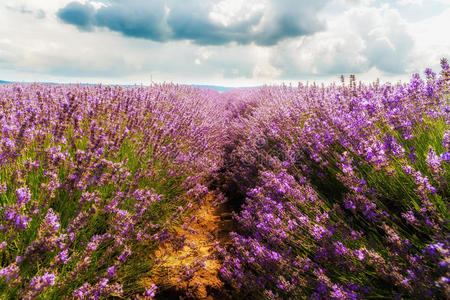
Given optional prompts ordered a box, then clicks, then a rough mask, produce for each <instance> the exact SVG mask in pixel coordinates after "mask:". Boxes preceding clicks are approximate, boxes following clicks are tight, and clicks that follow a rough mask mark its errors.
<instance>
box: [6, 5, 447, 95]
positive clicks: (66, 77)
mask: <svg viewBox="0 0 450 300" xmlns="http://www.w3.org/2000/svg"><path fill="white" fill-rule="evenodd" d="M449 28H450V0H397V1H395V0H96V1H91V0H76V1H75V0H0V80H11V81H53V82H90V83H100V82H102V83H117V84H134V83H137V84H141V83H142V84H149V83H150V82H151V81H153V82H164V81H165V82H175V83H186V84H214V85H223V86H254V85H260V84H264V83H268V84H277V83H281V82H284V83H296V82H298V81H302V82H304V81H306V80H310V81H318V82H322V81H325V82H329V81H333V80H336V81H337V80H338V77H339V75H340V74H350V73H353V74H357V78H359V79H360V80H363V81H372V80H376V78H381V79H382V80H383V81H386V80H389V81H397V80H408V78H409V74H411V73H413V72H422V71H423V69H424V68H426V67H432V68H434V69H435V70H436V71H438V70H439V68H438V65H439V59H440V58H441V57H443V56H445V57H448V58H449V59H450V35H449V34H448V30H449Z"/></svg>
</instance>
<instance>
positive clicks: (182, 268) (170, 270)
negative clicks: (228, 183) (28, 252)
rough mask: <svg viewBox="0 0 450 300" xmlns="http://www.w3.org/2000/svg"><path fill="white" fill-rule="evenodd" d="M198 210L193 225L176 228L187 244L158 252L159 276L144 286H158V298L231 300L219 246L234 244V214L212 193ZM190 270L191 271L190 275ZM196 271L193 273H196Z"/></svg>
mask: <svg viewBox="0 0 450 300" xmlns="http://www.w3.org/2000/svg"><path fill="white" fill-rule="evenodd" d="M202 202H203V203H201V204H199V205H198V207H196V208H195V213H194V215H193V216H195V219H194V220H193V221H192V222H191V223H190V224H189V226H187V227H186V226H180V227H176V228H174V231H175V232H176V233H177V235H178V236H183V235H184V237H185V244H184V246H183V245H179V246H178V247H177V245H176V244H175V245H174V244H169V245H164V246H161V247H160V248H159V249H158V250H157V251H156V253H155V254H156V257H157V258H159V259H161V261H162V262H161V263H160V267H159V268H158V269H159V270H160V272H158V275H157V276H153V277H152V278H147V279H146V280H145V281H144V282H145V283H144V286H145V287H146V288H149V287H150V286H151V285H152V284H156V285H157V286H158V293H157V295H156V299H220V300H226V299H231V297H232V296H231V293H230V289H229V288H228V287H227V286H226V284H225V283H224V282H223V281H222V280H221V279H220V274H219V271H220V268H221V265H222V262H221V261H220V258H219V257H218V255H217V254H218V253H217V248H216V245H217V244H219V245H220V247H224V246H226V245H228V244H229V243H230V235H229V233H230V232H231V231H233V230H234V227H233V224H234V223H233V220H232V212H231V209H230V208H229V206H228V205H227V203H226V202H225V203H217V202H216V201H215V197H214V195H213V194H208V195H207V196H206V197H205V199H204V200H203V201H202ZM187 270H191V274H190V275H188V274H187V273H188V272H187ZM192 271H193V272H192Z"/></svg>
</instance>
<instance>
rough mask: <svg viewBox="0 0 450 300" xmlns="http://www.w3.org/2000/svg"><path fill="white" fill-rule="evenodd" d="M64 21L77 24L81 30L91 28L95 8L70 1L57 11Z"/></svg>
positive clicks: (87, 4)
mask: <svg viewBox="0 0 450 300" xmlns="http://www.w3.org/2000/svg"><path fill="white" fill-rule="evenodd" d="M57 15H58V17H59V18H60V19H61V20H62V21H64V22H65V23H69V24H72V25H75V26H77V27H78V28H79V29H81V30H91V29H92V28H93V26H94V23H95V15H96V11H95V8H94V7H93V6H92V5H91V4H89V3H86V4H81V3H79V2H70V3H69V4H67V5H66V6H65V7H64V8H62V9H60V10H59V11H58V13H57Z"/></svg>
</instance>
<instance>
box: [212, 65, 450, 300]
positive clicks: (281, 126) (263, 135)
mask: <svg viewBox="0 0 450 300" xmlns="http://www.w3.org/2000/svg"><path fill="white" fill-rule="evenodd" d="M441 65H442V72H441V74H440V75H437V74H434V73H433V72H432V71H431V70H429V69H427V70H426V71H425V78H424V79H422V78H420V76H419V75H418V74H415V75H413V77H412V79H411V81H410V82H409V83H407V84H396V85H392V84H383V85H381V84H379V83H373V84H370V85H365V84H361V83H357V82H356V80H355V79H354V78H351V79H350V82H349V83H348V84H345V83H344V82H343V83H342V85H339V84H334V85H330V86H317V85H309V86H305V85H301V84H300V85H299V86H298V87H297V88H292V87H264V88H260V89H258V90H256V91H255V90H251V91H242V92H241V93H239V94H237V95H233V96H234V97H236V96H237V99H239V101H238V102H236V104H235V105H234V106H233V107H232V109H231V110H232V111H233V112H234V113H233V114H232V115H233V122H232V124H231V125H230V126H229V131H228V136H229V141H228V144H227V145H226V147H225V154H224V157H225V158H226V160H225V163H226V165H225V166H224V167H223V169H224V170H225V171H223V172H222V173H221V174H222V175H223V174H225V175H224V176H226V178H227V180H226V184H225V191H228V193H229V194H230V188H229V187H230V186H232V187H234V188H237V189H238V190H239V191H237V192H236V193H234V194H233V195H234V196H239V195H241V196H242V195H243V196H244V198H245V200H244V202H243V205H242V208H241V210H240V211H239V213H237V214H235V216H234V218H235V220H236V221H237V223H238V224H239V230H238V231H237V232H236V233H233V234H232V240H233V241H232V246H231V247H229V248H228V249H225V248H220V247H219V250H220V251H221V253H222V255H223V257H224V260H225V263H224V265H223V267H222V270H221V274H222V276H223V278H224V279H225V280H226V281H227V282H228V283H230V284H231V285H232V286H233V287H234V288H236V289H238V290H239V291H240V292H241V293H243V294H244V295H246V296H247V297H250V298H258V299H260V298H264V299H279V298H285V299H298V298H312V299H365V298H368V297H377V298H393V297H397V298H399V299H400V298H403V297H405V298H411V297H414V298H421V299H425V298H427V299H429V298H435V299H443V298H449V297H450V285H449V275H450V274H449V259H450V253H449V245H450V240H449V233H448V232H449V231H448V229H449V222H448V219H449V218H448V217H449V213H448V211H449V210H448V209H449V199H450V188H449V185H448V182H449V176H450V175H449V172H450V167H449V162H450V129H449V125H450V121H449V120H450V118H449V113H450V107H449V102H450V96H449V92H450V70H449V66H448V63H447V61H446V60H444V59H443V60H442V62H441ZM227 189H228V190H227Z"/></svg>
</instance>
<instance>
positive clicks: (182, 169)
mask: <svg viewBox="0 0 450 300" xmlns="http://www.w3.org/2000/svg"><path fill="white" fill-rule="evenodd" d="M216 96H217V94H214V93H212V92H209V91H202V90H200V89H194V88H189V87H182V86H175V85H160V86H153V87H150V88H143V87H136V88H126V89H125V88H121V87H109V86H106V87H102V86H95V87H91V86H79V85H68V86H51V85H39V84H32V85H21V84H13V85H6V86H2V87H1V89H0V105H1V110H0V149H1V154H0V167H1V169H0V245H1V249H0V251H1V252H0V295H1V296H0V297H2V298H3V297H12V298H16V297H20V298H23V299H32V298H34V297H36V296H38V295H40V296H41V297H45V298H47V297H48V298H55V299H56V298H61V297H74V298H82V299H93V298H104V297H110V296H114V295H115V296H123V297H129V296H131V295H135V294H137V293H140V292H144V291H143V288H142V287H141V285H140V284H139V280H140V279H141V278H142V277H143V276H148V275H149V274H151V272H152V266H153V265H154V264H155V260H156V258H155V257H154V256H152V251H153V250H155V249H156V247H157V246H158V245H159V244H160V243H164V242H170V241H171V240H172V239H174V238H175V237H173V236H172V235H171V232H170V227H171V225H172V224H175V223H177V222H179V220H180V215H181V213H182V212H184V210H180V209H178V208H179V207H180V208H185V207H187V206H186V204H187V200H186V199H187V197H185V195H186V194H189V193H192V191H195V189H196V188H197V189H198V186H199V185H200V186H203V185H201V184H202V183H203V181H204V178H205V176H206V174H209V173H211V171H212V170H214V169H215V168H216V167H217V166H218V164H219V163H220V159H221V158H220V153H219V150H220V148H219V147H220V143H219V141H220V138H219V137H220V136H221V135H222V131H223V128H224V126H223V124H222V120H223V116H222V113H221V111H222V110H220V109H219V110H217V107H218V105H219V106H220V103H219V102H218V101H216V98H217V97H216ZM191 190H192V191H191Z"/></svg>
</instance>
